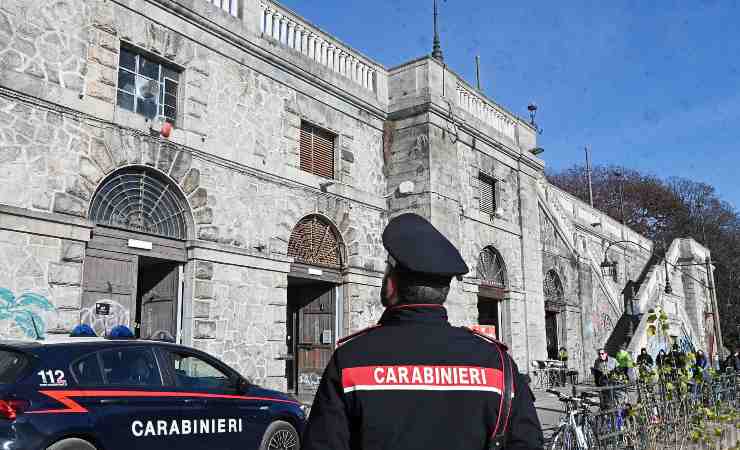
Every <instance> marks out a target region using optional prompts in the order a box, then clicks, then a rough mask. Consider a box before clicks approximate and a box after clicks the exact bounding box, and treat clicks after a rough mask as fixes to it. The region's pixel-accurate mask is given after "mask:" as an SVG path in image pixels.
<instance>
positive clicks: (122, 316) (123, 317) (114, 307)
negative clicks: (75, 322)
mask: <svg viewBox="0 0 740 450" xmlns="http://www.w3.org/2000/svg"><path fill="white" fill-rule="evenodd" d="M98 304H104V305H109V308H107V311H106V312H107V314H105V315H101V314H98V313H97V312H96V308H99V307H98V306H97V305H98ZM80 323H84V324H87V325H90V327H91V328H92V329H93V330H94V331H95V334H97V335H98V336H105V335H107V334H108V333H109V332H110V330H111V329H112V328H113V327H115V326H116V325H125V326H127V327H129V328H130V327H131V314H130V313H129V311H128V309H126V307H125V306H123V305H122V304H120V303H118V302H116V301H114V300H108V299H104V300H98V301H96V302H95V303H93V304H92V305H90V306H89V307H87V308H83V309H82V311H81V312H80Z"/></svg>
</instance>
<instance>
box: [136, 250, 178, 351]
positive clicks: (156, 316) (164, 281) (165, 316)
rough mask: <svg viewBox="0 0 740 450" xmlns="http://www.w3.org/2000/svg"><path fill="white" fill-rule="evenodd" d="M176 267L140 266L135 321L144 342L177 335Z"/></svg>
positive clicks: (162, 263) (173, 338)
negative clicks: (137, 305) (137, 306)
mask: <svg viewBox="0 0 740 450" xmlns="http://www.w3.org/2000/svg"><path fill="white" fill-rule="evenodd" d="M178 282H179V266H178V265H177V264H175V263H170V262H160V263H157V264H151V265H147V266H143V267H142V268H141V271H140V274H139V292H140V300H139V305H140V307H139V308H138V314H137V315H138V317H137V322H138V323H139V327H140V328H139V333H138V334H139V336H140V337H142V338H144V339H150V338H155V339H170V340H172V341H173V342H174V340H175V336H177V297H178Z"/></svg>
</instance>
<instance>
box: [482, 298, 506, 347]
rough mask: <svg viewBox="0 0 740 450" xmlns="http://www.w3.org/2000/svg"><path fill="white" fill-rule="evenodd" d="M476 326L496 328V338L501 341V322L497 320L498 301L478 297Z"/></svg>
mask: <svg viewBox="0 0 740 450" xmlns="http://www.w3.org/2000/svg"><path fill="white" fill-rule="evenodd" d="M478 324H479V325H492V326H494V327H496V337H497V338H498V339H501V336H502V333H501V321H500V319H499V300H497V299H493V298H487V297H478Z"/></svg>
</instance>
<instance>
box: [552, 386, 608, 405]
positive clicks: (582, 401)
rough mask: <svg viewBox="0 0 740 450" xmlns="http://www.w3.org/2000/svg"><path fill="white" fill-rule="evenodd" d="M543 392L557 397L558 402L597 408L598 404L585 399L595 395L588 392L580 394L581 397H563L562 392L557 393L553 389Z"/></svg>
mask: <svg viewBox="0 0 740 450" xmlns="http://www.w3.org/2000/svg"><path fill="white" fill-rule="evenodd" d="M545 392H547V393H549V394H553V395H555V396H557V397H558V400H560V401H561V402H563V403H576V404H586V405H589V406H599V405H600V403H599V402H594V401H591V400H589V399H588V398H587V397H594V396H595V395H594V394H592V393H589V392H581V395H580V396H578V397H573V396H570V395H565V394H563V393H562V392H558V391H556V390H554V389H547V390H546V391H545Z"/></svg>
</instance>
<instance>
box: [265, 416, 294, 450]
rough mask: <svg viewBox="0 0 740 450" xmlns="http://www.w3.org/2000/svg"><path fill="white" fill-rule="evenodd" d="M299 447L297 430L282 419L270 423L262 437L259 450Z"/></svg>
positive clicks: (285, 449)
mask: <svg viewBox="0 0 740 450" xmlns="http://www.w3.org/2000/svg"><path fill="white" fill-rule="evenodd" d="M300 448H301V443H300V439H299V438H298V432H297V431H296V430H295V428H293V425H291V424H289V423H288V422H283V421H282V420H277V421H275V422H273V423H271V424H270V426H269V427H267V430H266V431H265V435H264V436H263V437H262V445H260V450H299V449H300Z"/></svg>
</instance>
